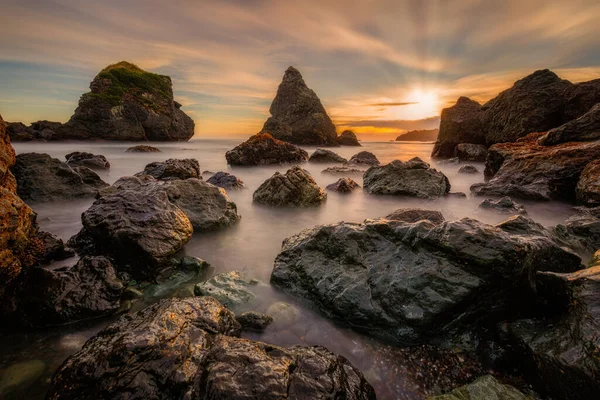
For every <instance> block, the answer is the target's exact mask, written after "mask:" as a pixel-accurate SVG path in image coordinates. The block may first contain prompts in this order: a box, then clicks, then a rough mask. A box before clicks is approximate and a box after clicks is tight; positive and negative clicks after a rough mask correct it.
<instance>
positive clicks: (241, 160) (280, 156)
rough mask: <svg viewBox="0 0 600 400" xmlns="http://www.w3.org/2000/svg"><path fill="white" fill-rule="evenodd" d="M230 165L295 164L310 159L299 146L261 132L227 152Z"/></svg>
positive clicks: (226, 155)
mask: <svg viewBox="0 0 600 400" xmlns="http://www.w3.org/2000/svg"><path fill="white" fill-rule="evenodd" d="M225 158H226V159H227V163H228V164H229V165H271V164H293V163H301V162H304V161H306V160H308V153H307V152H306V151H305V150H303V149H301V148H300V147H298V146H295V145H293V144H290V143H286V142H283V141H281V140H277V139H275V138H274V137H273V136H271V135H270V134H269V133H259V134H257V135H254V136H252V137H250V139H248V140H246V141H245V142H244V143H242V144H240V145H238V146H236V147H235V148H233V149H232V150H229V151H228V152H227V153H225Z"/></svg>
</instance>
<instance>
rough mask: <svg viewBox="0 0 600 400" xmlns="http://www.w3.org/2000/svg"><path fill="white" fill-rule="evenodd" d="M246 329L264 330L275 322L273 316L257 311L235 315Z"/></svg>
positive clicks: (253, 330) (243, 328)
mask: <svg viewBox="0 0 600 400" xmlns="http://www.w3.org/2000/svg"><path fill="white" fill-rule="evenodd" d="M235 319H236V320H237V322H239V323H240V325H241V326H242V330H244V331H252V332H264V330H265V329H267V326H269V325H270V324H271V322H273V317H271V316H268V315H266V314H261V313H257V312H255V311H246V312H244V313H241V314H239V315H237V316H236V317H235Z"/></svg>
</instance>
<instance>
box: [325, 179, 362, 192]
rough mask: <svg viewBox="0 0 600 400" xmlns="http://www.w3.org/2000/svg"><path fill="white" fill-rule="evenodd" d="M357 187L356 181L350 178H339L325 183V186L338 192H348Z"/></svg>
mask: <svg viewBox="0 0 600 400" xmlns="http://www.w3.org/2000/svg"><path fill="white" fill-rule="evenodd" d="M359 187H360V186H359V185H358V183H356V182H354V181H353V180H352V179H350V178H340V179H338V180H337V181H336V182H334V183H332V184H329V185H327V186H326V187H325V188H326V189H327V190H331V191H334V192H338V193H350V192H352V191H353V190H354V189H357V188H359Z"/></svg>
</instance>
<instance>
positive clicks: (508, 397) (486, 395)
mask: <svg viewBox="0 0 600 400" xmlns="http://www.w3.org/2000/svg"><path fill="white" fill-rule="evenodd" d="M428 399H429V400H490V399H498V400H533V399H534V397H532V396H526V395H525V394H523V393H521V392H520V391H518V390H517V389H516V388H514V387H512V386H510V385H505V384H503V383H501V382H499V381H498V380H497V379H496V378H494V377H493V376H491V375H486V376H482V377H481V378H477V379H476V380H475V381H473V383H470V384H468V385H465V386H461V387H459V388H456V389H454V390H453V391H451V392H450V393H448V394H444V395H441V396H433V397H429V398H428Z"/></svg>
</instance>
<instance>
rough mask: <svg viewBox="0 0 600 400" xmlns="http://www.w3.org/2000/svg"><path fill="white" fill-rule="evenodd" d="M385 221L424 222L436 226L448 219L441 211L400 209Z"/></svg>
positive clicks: (389, 215)
mask: <svg viewBox="0 0 600 400" xmlns="http://www.w3.org/2000/svg"><path fill="white" fill-rule="evenodd" d="M385 219H388V220H391V221H401V222H419V221H423V220H427V221H431V222H433V223H434V224H436V225H437V224H441V223H442V222H444V221H445V220H446V219H445V218H444V215H443V214H442V213H441V212H439V211H432V210H423V209H420V208H400V209H398V210H396V211H394V212H392V213H391V214H388V215H387V216H386V217H385Z"/></svg>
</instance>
